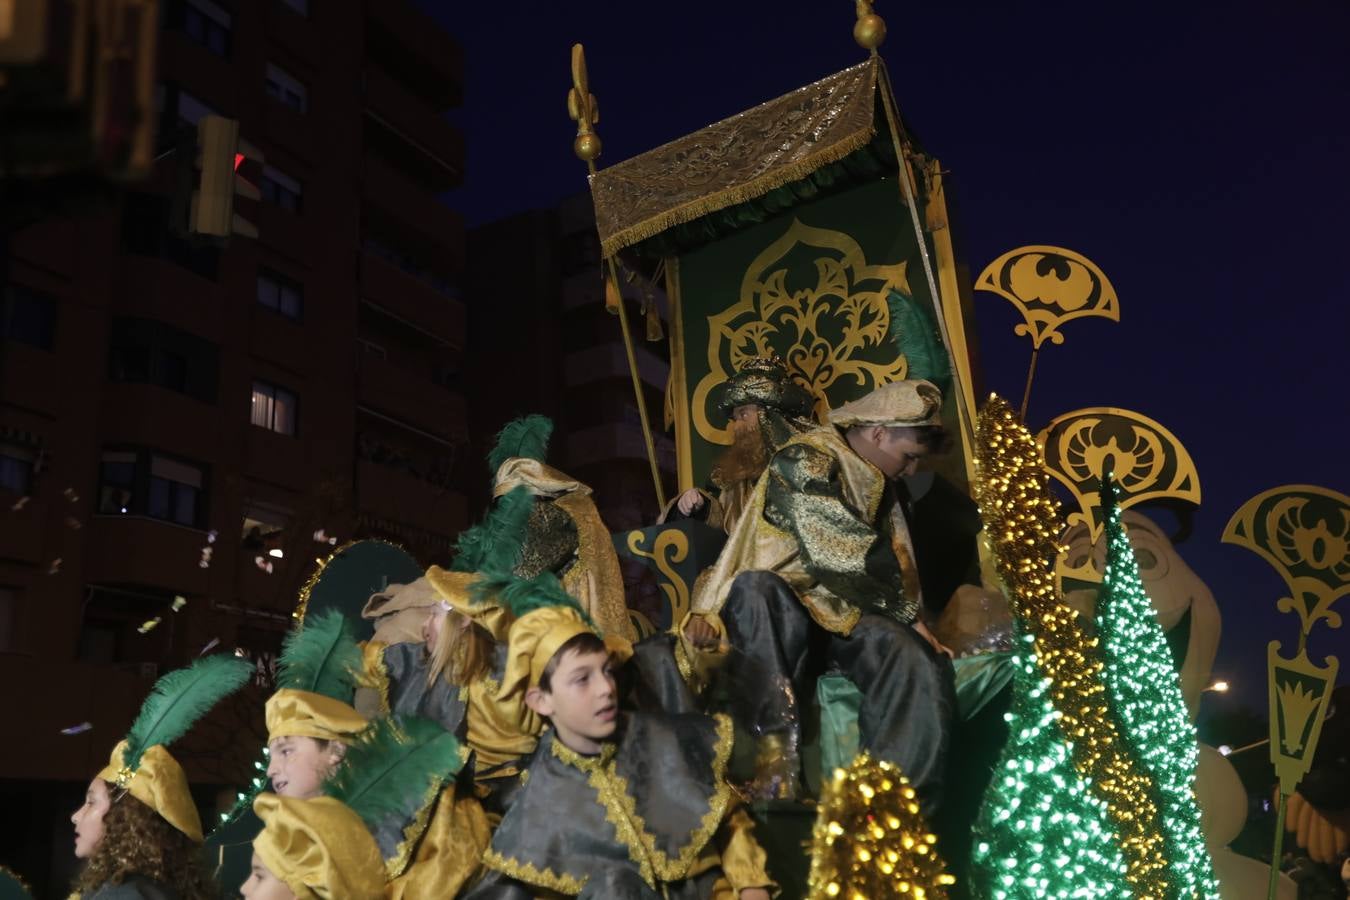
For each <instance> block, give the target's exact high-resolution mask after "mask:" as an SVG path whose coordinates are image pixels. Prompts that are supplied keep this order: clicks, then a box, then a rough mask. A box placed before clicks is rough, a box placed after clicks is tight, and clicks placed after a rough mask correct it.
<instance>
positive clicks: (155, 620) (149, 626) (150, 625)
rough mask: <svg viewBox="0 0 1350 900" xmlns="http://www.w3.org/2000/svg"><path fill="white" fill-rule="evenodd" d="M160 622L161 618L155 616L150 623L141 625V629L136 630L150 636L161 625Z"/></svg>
mask: <svg viewBox="0 0 1350 900" xmlns="http://www.w3.org/2000/svg"><path fill="white" fill-rule="evenodd" d="M160 621H161V620H160V617H159V616H155V617H154V618H153V619H151V620H150V621H148V622H143V623H141V627H140V628H137V629H136V630H137V631H139V632H140V633H141V634H149V633H150V632H151V631H154V630H155V627H156V626H157V625H159V623H160Z"/></svg>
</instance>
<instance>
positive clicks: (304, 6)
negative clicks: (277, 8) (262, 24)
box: [281, 0, 309, 19]
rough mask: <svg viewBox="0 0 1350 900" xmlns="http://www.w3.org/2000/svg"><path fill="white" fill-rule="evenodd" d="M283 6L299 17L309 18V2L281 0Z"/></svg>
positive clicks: (305, 0)
mask: <svg viewBox="0 0 1350 900" xmlns="http://www.w3.org/2000/svg"><path fill="white" fill-rule="evenodd" d="M281 5H282V6H284V7H286V8H287V9H289V10H290V11H291V12H293V13H295V14H296V15H298V16H304V17H305V18H306V19H308V18H309V0H281Z"/></svg>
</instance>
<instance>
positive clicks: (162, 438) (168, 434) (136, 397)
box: [99, 384, 234, 463]
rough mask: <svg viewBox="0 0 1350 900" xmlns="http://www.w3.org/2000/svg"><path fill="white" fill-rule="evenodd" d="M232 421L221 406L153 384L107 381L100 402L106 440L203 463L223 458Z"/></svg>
mask: <svg viewBox="0 0 1350 900" xmlns="http://www.w3.org/2000/svg"><path fill="white" fill-rule="evenodd" d="M233 425H234V423H233V422H230V423H228V424H227V423H226V422H225V421H224V417H223V416H222V415H221V409H220V407H219V406H218V405H216V404H210V403H202V402H201V401H198V400H193V399H192V398H191V397H188V396H186V395H184V394H180V393H178V392H177V391H171V390H168V389H167V388H161V387H155V386H154V385H148V384H109V385H107V387H106V388H105V390H104V394H103V397H102V398H101V400H100V402H99V426H100V427H99V437H100V438H101V439H102V441H103V442H104V443H107V444H131V445H135V446H140V447H154V448H156V449H159V450H163V451H165V452H168V453H174V454H177V455H179V456H185V457H188V458H190V459H193V460H196V461H197V462H202V463H210V462H214V461H215V460H217V459H218V458H219V457H220V455H221V451H222V448H223V447H226V446H228V444H227V443H226V441H225V435H226V430H227V428H231V427H233Z"/></svg>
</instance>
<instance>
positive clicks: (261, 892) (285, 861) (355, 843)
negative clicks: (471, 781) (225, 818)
mask: <svg viewBox="0 0 1350 900" xmlns="http://www.w3.org/2000/svg"><path fill="white" fill-rule="evenodd" d="M464 758H465V753H464V752H463V751H462V750H461V747H460V745H459V742H458V741H456V740H455V738H454V736H453V735H451V734H449V733H448V732H446V731H445V730H444V729H442V728H441V727H440V726H439V725H437V724H436V723H435V722H431V721H429V720H426V719H417V718H409V719H378V720H376V721H374V722H372V723H371V725H370V727H369V728H368V729H366V731H364V732H363V733H362V734H361V735H360V737H359V738H358V739H357V740H356V742H355V743H353V744H352V745H351V748H350V751H349V753H348V754H347V757H346V759H345V760H344V762H343V764H342V765H341V766H340V767H339V768H338V770H337V771H336V772H335V773H334V776H333V778H332V779H331V780H330V781H329V782H328V783H326V785H325V788H324V789H325V792H326V793H325V795H323V796H318V797H311V798H303V799H302V798H295V797H281V796H277V795H275V794H270V793H264V794H259V795H258V797H257V799H255V800H254V802H253V809H254V812H256V813H257V815H258V818H259V819H261V820H262V822H263V829H262V832H261V833H259V835H258V836H257V838H255V839H254V841H253V860H252V869H251V871H250V873H249V876H248V878H247V880H245V881H244V883H243V884H242V885H241V886H240V893H241V894H243V896H244V897H245V898H247V900H289V898H299V900H313V898H320V900H383V898H385V897H387V896H396V894H395V893H392V892H391V890H390V888H391V886H390V885H389V884H387V867H386V864H385V854H384V852H383V851H382V849H381V847H380V833H381V831H384V830H387V828H388V827H389V823H391V822H399V821H402V820H403V819H405V818H406V817H407V816H408V815H409V813H410V812H411V811H412V810H415V809H416V808H418V807H419V806H421V805H422V804H423V803H424V802H425V799H426V796H427V794H428V793H431V794H433V795H435V794H439V793H441V791H442V788H443V786H444V785H446V784H447V783H449V782H452V781H453V779H454V776H455V775H456V773H457V772H458V771H459V769H460V768H461V767H462V766H463V764H464ZM457 891H458V885H454V884H437V883H430V882H429V883H426V884H423V885H421V886H420V888H419V889H417V890H416V891H408V892H407V893H406V894H405V896H409V897H434V896H444V897H453V896H454V894H455V893H456V892H457Z"/></svg>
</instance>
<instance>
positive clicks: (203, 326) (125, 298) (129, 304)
mask: <svg viewBox="0 0 1350 900" xmlns="http://www.w3.org/2000/svg"><path fill="white" fill-rule="evenodd" d="M124 259H125V265H126V270H125V271H126V290H125V291H122V292H121V296H120V297H119V298H118V299H117V300H115V301H114V307H115V308H116V310H117V312H119V313H127V314H130V315H134V316H140V317H142V318H146V319H155V320H156V321H159V322H165V323H167V324H169V325H172V326H174V327H175V328H179V329H181V330H183V331H186V332H189V333H190V334H195V335H199V336H201V337H204V338H206V339H207V340H210V341H213V342H214V343H217V344H220V343H224V340H223V338H224V336H225V315H226V312H227V310H228V309H229V307H230V303H229V302H227V291H226V290H225V288H223V287H222V286H221V285H220V284H219V283H217V282H214V281H209V280H207V279H205V278H202V277H200V276H199V275H195V274H193V273H192V272H191V271H189V270H188V269H185V268H183V267H182V266H180V265H178V264H176V263H173V262H170V261H168V260H166V259H156V258H153V257H148V256H133V255H130V254H128V255H127V256H125V257H124Z"/></svg>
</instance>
